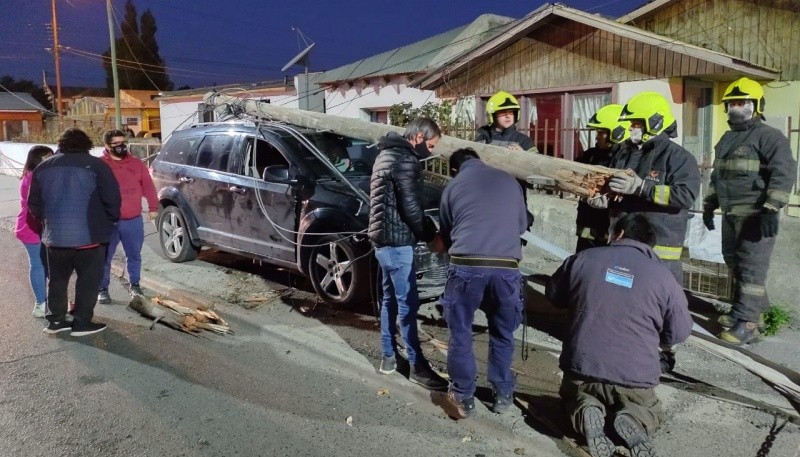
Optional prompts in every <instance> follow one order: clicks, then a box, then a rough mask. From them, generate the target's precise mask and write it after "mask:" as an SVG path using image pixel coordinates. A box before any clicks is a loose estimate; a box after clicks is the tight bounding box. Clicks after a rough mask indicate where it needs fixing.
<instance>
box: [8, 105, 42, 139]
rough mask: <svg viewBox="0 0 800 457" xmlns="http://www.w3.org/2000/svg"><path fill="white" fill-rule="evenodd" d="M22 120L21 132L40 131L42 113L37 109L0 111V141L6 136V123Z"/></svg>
mask: <svg viewBox="0 0 800 457" xmlns="http://www.w3.org/2000/svg"><path fill="white" fill-rule="evenodd" d="M7 122H9V123H15V124H16V123H17V122H22V125H21V128H22V129H23V131H22V132H20V133H23V134H31V133H40V132H41V131H42V113H41V112H39V111H0V141H6V140H10V139H11V138H6V137H5V136H6V135H5V132H6V130H8V129H7V128H6V123H7Z"/></svg>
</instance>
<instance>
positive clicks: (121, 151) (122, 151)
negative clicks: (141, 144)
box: [109, 144, 128, 157]
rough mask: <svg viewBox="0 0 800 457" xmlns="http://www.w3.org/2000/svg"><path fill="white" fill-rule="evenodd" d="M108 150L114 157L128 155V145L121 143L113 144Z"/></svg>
mask: <svg viewBox="0 0 800 457" xmlns="http://www.w3.org/2000/svg"><path fill="white" fill-rule="evenodd" d="M109 152H110V153H111V154H113V155H114V156H115V157H125V156H126V155H128V145H127V144H121V145H119V146H114V147H112V148H111V150H110V151H109Z"/></svg>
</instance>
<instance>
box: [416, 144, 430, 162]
mask: <svg viewBox="0 0 800 457" xmlns="http://www.w3.org/2000/svg"><path fill="white" fill-rule="evenodd" d="M414 150H415V151H417V154H419V157H420V158H421V159H427V158H428V157H430V156H431V150H430V149H428V143H427V142H425V141H424V140H423V141H420V142H419V143H418V144H416V145H415V146H414Z"/></svg>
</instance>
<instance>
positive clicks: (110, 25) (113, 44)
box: [53, 0, 122, 130]
mask: <svg viewBox="0 0 800 457" xmlns="http://www.w3.org/2000/svg"><path fill="white" fill-rule="evenodd" d="M53 2H54V3H55V0H53ZM53 8H55V7H53ZM53 11H55V9H53ZM106 12H107V14H108V39H109V41H110V42H111V78H112V79H113V80H114V121H115V124H116V129H117V130H121V129H122V110H121V108H120V102H119V77H118V76H117V40H116V37H115V36H114V20H113V17H114V11H113V10H112V8H111V0H106Z"/></svg>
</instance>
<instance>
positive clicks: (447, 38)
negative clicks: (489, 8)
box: [318, 14, 513, 86]
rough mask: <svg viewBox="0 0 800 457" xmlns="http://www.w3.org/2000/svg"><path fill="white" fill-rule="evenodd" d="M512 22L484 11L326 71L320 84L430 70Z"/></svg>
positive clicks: (495, 34)
mask: <svg viewBox="0 0 800 457" xmlns="http://www.w3.org/2000/svg"><path fill="white" fill-rule="evenodd" d="M512 21H513V19H512V18H510V17H505V16H498V15H494V14H483V15H481V16H479V17H478V18H476V19H475V20H474V21H472V22H471V23H469V24H467V25H464V26H461V27H457V28H455V29H452V30H448V31H446V32H444V33H440V34H439V35H435V36H432V37H430V38H426V39H424V40H421V41H417V42H415V43H412V44H409V45H406V46H401V47H399V48H396V49H392V50H389V51H386V52H383V53H380V54H377V55H374V56H371V57H367V58H364V59H361V60H358V61H355V62H352V63H349V64H347V65H343V66H341V67H338V68H334V69H332V70H329V71H326V72H323V73H322V74H321V75H320V77H319V79H318V83H319V84H320V85H326V86H330V85H337V84H343V83H352V82H354V81H357V80H364V79H368V78H376V77H385V78H388V77H391V76H396V75H416V74H419V73H423V72H427V71H430V70H433V69H436V68H439V67H441V66H442V65H444V64H446V63H447V62H450V61H452V60H453V59H454V58H456V57H458V56H460V55H462V54H464V53H465V52H469V51H470V50H472V49H474V48H475V47H476V46H479V45H480V44H482V43H484V42H486V41H487V40H489V39H491V38H493V37H495V36H497V35H498V34H499V33H501V32H502V31H503V30H505V29H506V27H507V26H508V25H509V24H510V23H512Z"/></svg>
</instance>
